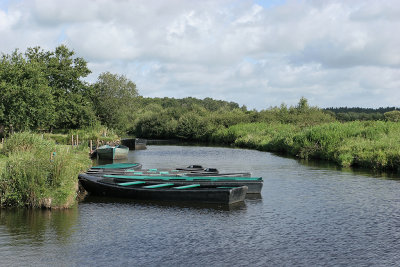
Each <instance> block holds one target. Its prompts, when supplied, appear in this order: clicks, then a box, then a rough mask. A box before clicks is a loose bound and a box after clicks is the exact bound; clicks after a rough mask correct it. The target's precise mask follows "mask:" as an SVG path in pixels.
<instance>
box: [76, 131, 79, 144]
mask: <svg viewBox="0 0 400 267" xmlns="http://www.w3.org/2000/svg"><path fill="white" fill-rule="evenodd" d="M76 146H79V136H78V134H77V135H76Z"/></svg>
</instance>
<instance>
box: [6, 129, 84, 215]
mask: <svg viewBox="0 0 400 267" xmlns="http://www.w3.org/2000/svg"><path fill="white" fill-rule="evenodd" d="M90 164H91V161H90V159H89V157H88V149H72V148H71V147H68V146H60V145H56V144H55V142H54V141H53V140H46V139H43V138H42V137H41V135H36V134H32V133H17V134H14V135H12V136H11V137H10V138H8V139H7V141H6V143H5V144H4V148H3V150H2V156H0V166H2V168H1V171H0V205H1V206H28V207H46V208H66V207H70V206H72V205H73V204H74V203H75V198H76V192H77V186H78V179H77V178H78V174H79V173H80V172H82V171H85V170H86V169H87V168H88V167H90Z"/></svg>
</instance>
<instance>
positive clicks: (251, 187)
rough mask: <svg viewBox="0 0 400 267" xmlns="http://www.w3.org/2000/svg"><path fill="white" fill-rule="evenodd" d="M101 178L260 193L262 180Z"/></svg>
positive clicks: (236, 178)
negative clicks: (238, 188) (195, 185)
mask: <svg viewBox="0 0 400 267" xmlns="http://www.w3.org/2000/svg"><path fill="white" fill-rule="evenodd" d="M103 178H104V179H106V180H108V181H109V182H111V181H117V182H127V181H146V182H153V183H156V182H160V181H161V182H171V183H174V184H176V185H181V186H183V185H189V184H193V183H196V184H201V185H203V186H247V188H248V190H247V194H261V190H262V187H263V180H262V179H261V178H251V177H246V178H248V179H246V178H241V177H229V176H228V177H220V176H219V177H205V176H204V177H168V176H124V175H108V174H105V175H103Z"/></svg>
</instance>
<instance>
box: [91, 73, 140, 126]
mask: <svg viewBox="0 0 400 267" xmlns="http://www.w3.org/2000/svg"><path fill="white" fill-rule="evenodd" d="M93 87H94V95H93V103H94V107H95V110H96V114H97V116H98V117H99V118H100V121H101V123H102V124H103V125H106V126H107V127H110V128H114V129H118V130H126V128H127V125H128V123H129V120H131V119H132V113H134V111H135V110H134V105H132V104H133V103H134V100H135V98H136V97H137V96H138V92H137V89H136V85H135V84H134V83H133V82H132V81H130V80H129V79H127V78H126V77H125V76H124V75H117V74H111V73H110V72H105V73H102V74H100V75H99V77H98V80H97V82H96V83H95V84H94V86H93Z"/></svg>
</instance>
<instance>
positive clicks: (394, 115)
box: [384, 110, 400, 122]
mask: <svg viewBox="0 0 400 267" xmlns="http://www.w3.org/2000/svg"><path fill="white" fill-rule="evenodd" d="M384 116H385V119H386V120H387V121H394V122H399V121H400V111H398V110H393V111H388V112H385V114H384Z"/></svg>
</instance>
